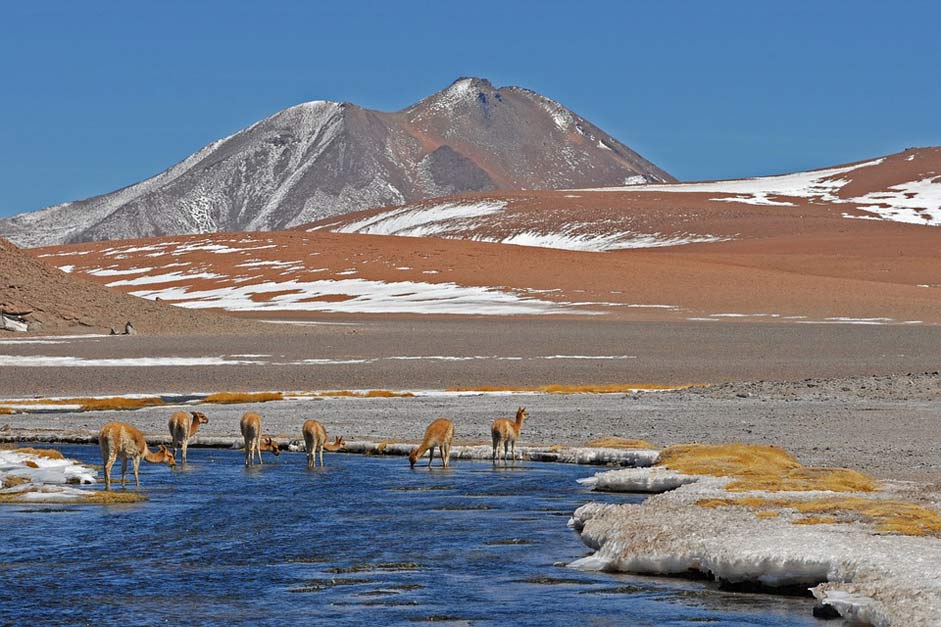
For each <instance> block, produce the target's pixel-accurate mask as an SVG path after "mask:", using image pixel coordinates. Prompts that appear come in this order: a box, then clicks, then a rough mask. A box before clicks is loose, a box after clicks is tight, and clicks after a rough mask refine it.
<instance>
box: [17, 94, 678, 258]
mask: <svg viewBox="0 0 941 627" xmlns="http://www.w3.org/2000/svg"><path fill="white" fill-rule="evenodd" d="M673 180H674V179H673V178H672V177H671V176H670V175H669V174H667V173H666V172H664V171H663V170H661V169H660V168H658V167H656V166H655V165H653V164H652V163H650V162H648V161H647V160H645V159H644V158H643V157H641V156H640V155H638V154H637V153H635V152H634V151H633V150H631V149H630V148H628V147H627V146H625V145H624V144H621V143H620V142H618V141H617V140H616V139H614V138H612V137H611V136H609V135H607V134H606V133H605V132H604V131H602V130H601V129H599V128H598V127H596V126H594V125H593V124H591V123H590V122H588V121H587V120H585V119H584V118H581V117H579V116H578V115H576V114H574V113H572V112H571V111H569V110H568V109H566V108H565V107H563V106H562V105H560V104H559V103H557V102H555V101H553V100H550V99H548V98H546V97H544V96H541V95H539V94H537V93H535V92H533V91H530V90H527V89H522V88H519V87H502V88H499V89H498V88H495V87H494V86H493V85H491V84H490V82H488V81H486V80H483V79H478V78H462V79H459V80H457V81H455V82H454V83H453V84H451V85H450V86H449V87H447V88H446V89H444V90H443V91H441V92H438V93H436V94H434V95H432V96H429V97H428V98H425V99H424V100H421V101H420V102H418V103H416V104H414V105H412V106H410V107H408V108H406V109H404V110H402V111H397V112H388V113H387V112H380V111H373V110H369V109H364V108H362V107H359V106H356V105H354V104H350V103H337V102H325V101H317V102H306V103H303V104H299V105H296V106H293V107H290V108H288V109H285V110H284V111H281V112H279V113H276V114H274V115H272V116H271V117H268V118H265V119H264V120H262V121H260V122H257V123H256V124H253V125H252V126H250V127H248V128H246V129H244V130H242V131H239V132H237V133H235V134H234V135H231V136H229V137H226V138H225V139H221V140H219V141H216V142H213V143H212V144H209V145H208V146H206V147H204V148H202V149H201V150H199V151H198V152H196V153H195V154H193V155H191V156H190V157H188V158H186V159H184V160H183V161H181V162H180V163H178V164H176V165H174V166H173V167H171V168H170V169H168V170H166V171H164V172H162V173H160V174H158V175H156V176H154V177H152V178H149V179H147V180H145V181H142V182H140V183H137V184H135V185H131V186H129V187H126V188H124V189H120V190H118V191H115V192H111V193H110V194H104V195H102V196H96V197H93V198H88V199H86V200H80V201H75V202H69V203H64V204H61V205H56V206H53V207H48V208H46V209H42V210H39V211H34V212H29V213H23V214H20V215H17V216H13V217H11V218H8V219H4V220H0V235H2V236H5V237H7V238H9V239H10V240H12V241H14V242H16V243H17V244H19V245H22V246H42V245H51V244H60V243H70V242H82V241H95V240H105V239H116V238H135V237H146V236H151V235H168V234H187V233H211V232H216V231H233V230H272V229H279V228H287V227H292V226H296V225H300V224H305V223H309V222H313V221H317V220H322V219H324V218H328V217H331V216H337V215H342V214H345V213H349V212H352V211H361V210H364V209H370V208H374V207H383V206H389V205H397V204H403V203H410V202H415V201H419V200H422V199H425V198H429V197H433V196H441V195H447V194H457V193H465V192H479V191H489V190H499V189H525V190H542V189H557V188H570V187H597V186H612V185H625V184H627V185H632V184H637V183H649V182H660V183H665V182H671V181H673Z"/></svg>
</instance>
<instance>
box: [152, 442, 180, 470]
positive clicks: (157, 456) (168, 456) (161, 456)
mask: <svg viewBox="0 0 941 627" xmlns="http://www.w3.org/2000/svg"><path fill="white" fill-rule="evenodd" d="M147 461H148V462H150V463H151V464H166V465H168V466H170V468H173V467H175V466H176V455H174V454H173V451H171V450H170V449H168V448H167V447H166V446H164V445H163V444H158V445H157V452H156V453H151V454H150V459H147Z"/></svg>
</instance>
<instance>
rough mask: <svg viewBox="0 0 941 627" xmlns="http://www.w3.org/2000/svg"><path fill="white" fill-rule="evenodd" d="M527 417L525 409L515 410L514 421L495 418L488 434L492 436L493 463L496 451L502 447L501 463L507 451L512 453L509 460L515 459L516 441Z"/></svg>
mask: <svg viewBox="0 0 941 627" xmlns="http://www.w3.org/2000/svg"><path fill="white" fill-rule="evenodd" d="M528 417H529V414H527V413H526V408H525V407H520V408H519V409H517V410H516V421H515V422H514V421H511V420H508V419H506V418H497V419H496V420H494V421H493V424H492V425H491V426H490V434H491V435H492V436H493V461H494V462H496V461H497V451H498V450H499V448H500V447H501V446H502V447H503V461H506V454H507V450H508V449H509V451H511V452H512V455H511V457H510V458H511V459H514V460H515V459H516V440H517V439H518V438H519V437H520V431H522V430H523V421H524V420H526V419H527V418H528Z"/></svg>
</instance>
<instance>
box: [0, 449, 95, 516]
mask: <svg viewBox="0 0 941 627" xmlns="http://www.w3.org/2000/svg"><path fill="white" fill-rule="evenodd" d="M96 475H97V472H96V471H95V470H94V469H92V468H89V467H88V466H85V465H83V464H81V463H79V462H77V461H75V460H71V459H50V458H48V457H43V456H41V455H33V454H31V453H20V452H17V451H12V450H0V486H2V485H3V483H4V480H5V479H7V478H8V477H18V478H21V479H26V480H27V482H26V483H21V484H18V485H15V486H11V487H9V488H2V489H0V494H2V495H4V496H9V495H11V494H16V495H18V496H16V497H15V498H16V500H17V501H28V502H33V503H39V502H43V501H49V500H54V501H60V500H62V499H79V498H81V497H82V496H83V495H85V494H87V492H85V491H83V490H79V489H77V488H72V487H69V486H70V485H78V484H92V483H95V481H96Z"/></svg>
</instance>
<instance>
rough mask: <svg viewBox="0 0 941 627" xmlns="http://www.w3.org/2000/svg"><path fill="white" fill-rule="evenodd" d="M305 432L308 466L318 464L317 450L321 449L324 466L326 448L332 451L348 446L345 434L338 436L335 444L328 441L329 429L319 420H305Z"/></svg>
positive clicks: (311, 466)
mask: <svg viewBox="0 0 941 627" xmlns="http://www.w3.org/2000/svg"><path fill="white" fill-rule="evenodd" d="M301 431H302V432H303V434H304V448H305V449H306V450H307V467H308V468H313V467H314V466H316V465H317V451H318V450H319V451H320V465H321V466H323V452H324V449H326V450H328V451H330V452H331V453H333V452H336V451H339V450H340V449H342V448H344V447H346V442H344V441H343V436H339V435H338V436H337V437H336V438H335V439H334V441H333V444H330V443H328V442H327V430H326V429H325V428H324V426H323V425H322V424H320V422H318V421H317V420H305V421H304V427H303V429H301Z"/></svg>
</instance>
